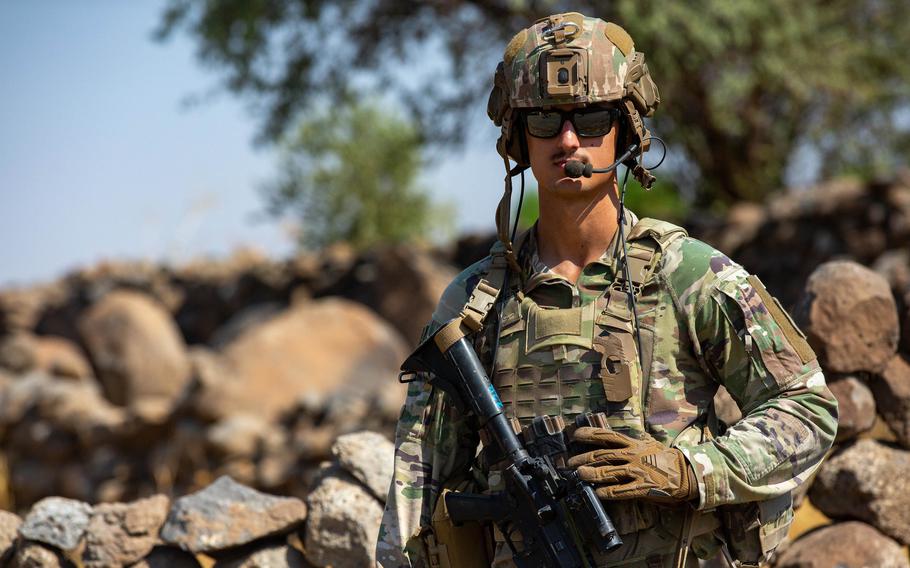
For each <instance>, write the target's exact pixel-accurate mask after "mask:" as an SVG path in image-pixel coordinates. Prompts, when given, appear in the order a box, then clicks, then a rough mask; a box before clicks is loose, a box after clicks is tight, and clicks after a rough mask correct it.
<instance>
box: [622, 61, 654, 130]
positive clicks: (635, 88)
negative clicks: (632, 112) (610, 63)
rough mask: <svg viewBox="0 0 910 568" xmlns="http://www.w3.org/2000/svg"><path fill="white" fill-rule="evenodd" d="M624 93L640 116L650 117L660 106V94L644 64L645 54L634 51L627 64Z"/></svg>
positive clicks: (646, 65)
mask: <svg viewBox="0 0 910 568" xmlns="http://www.w3.org/2000/svg"><path fill="white" fill-rule="evenodd" d="M625 91H626V97H627V98H628V99H630V100H631V101H632V102H633V103H635V108H637V109H638V112H639V113H641V115H642V116H648V117H650V116H652V115H653V114H654V110H655V109H657V107H658V105H660V92H659V91H658V90H657V85H656V84H655V83H654V79H652V78H651V72H650V71H649V70H648V64H647V63H645V54H644V53H642V52H640V51H636V52H635V54H634V55H633V56H632V60H631V61H630V62H629V70H628V71H627V73H626V85H625Z"/></svg>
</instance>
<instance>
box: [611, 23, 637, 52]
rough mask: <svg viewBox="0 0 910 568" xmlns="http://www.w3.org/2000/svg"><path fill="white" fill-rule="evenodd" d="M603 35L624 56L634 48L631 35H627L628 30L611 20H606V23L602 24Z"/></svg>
mask: <svg viewBox="0 0 910 568" xmlns="http://www.w3.org/2000/svg"><path fill="white" fill-rule="evenodd" d="M604 35H605V36H607V39H608V40H610V41H611V42H613V45H615V46H616V47H617V48H618V49H619V51H621V52H622V54H623V55H625V56H626V57H628V56H629V54H630V53H632V51H633V50H634V49H635V44H634V43H633V42H632V36H630V35H629V32H627V31H626V30H624V29H622V27H620V26H618V25H616V24H614V23H613V22H607V25H606V26H604Z"/></svg>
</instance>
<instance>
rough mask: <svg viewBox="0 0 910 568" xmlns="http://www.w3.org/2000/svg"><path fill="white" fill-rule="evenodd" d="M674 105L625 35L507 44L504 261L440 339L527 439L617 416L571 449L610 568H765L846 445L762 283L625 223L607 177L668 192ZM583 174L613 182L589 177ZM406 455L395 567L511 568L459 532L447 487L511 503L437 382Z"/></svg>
mask: <svg viewBox="0 0 910 568" xmlns="http://www.w3.org/2000/svg"><path fill="white" fill-rule="evenodd" d="M658 103H659V95H658V92H657V88H656V86H655V85H654V82H653V81H652V79H651V76H650V73H649V71H648V68H647V66H646V65H645V63H644V55H643V54H642V53H641V52H640V51H637V50H636V49H635V46H634V44H633V41H632V38H631V37H630V36H629V35H628V34H627V33H626V32H625V31H624V30H623V29H622V28H621V27H619V26H617V25H616V24H613V23H608V22H604V21H603V20H600V19H597V18H591V17H586V16H583V15H582V14H578V13H574V12H573V13H567V14H558V15H554V16H550V17H548V18H543V19H541V20H539V21H538V22H536V23H535V24H534V25H532V26H531V27H529V28H527V29H525V30H522V31H521V32H519V33H518V34H517V35H516V36H515V37H514V38H513V39H512V41H511V42H509V44H508V46H507V47H506V50H505V54H504V57H503V61H502V63H500V65H499V67H498V68H497V72H496V74H495V79H494V87H493V90H492V93H491V94H490V100H489V105H488V114H489V115H490V117H491V119H492V120H493V121H494V122H495V123H496V124H497V125H498V126H501V127H502V134H501V137H500V139H499V141H498V143H497V149H498V151H499V153H500V154H501V155H502V157H503V159H504V161H505V166H506V170H507V175H506V192H505V195H504V197H503V201H502V202H501V203H500V207H499V210H498V212H497V226H498V229H499V237H500V242H499V243H498V244H497V246H495V247H494V249H493V250H492V251H491V254H490V256H488V257H487V258H485V259H483V260H481V261H480V262H478V263H476V264H474V265H473V266H471V267H469V268H468V269H466V270H465V271H464V272H462V273H461V274H460V275H459V276H458V277H457V278H456V279H455V280H454V281H453V282H452V283H451V285H450V286H449V287H448V288H447V290H446V291H445V293H444V294H443V297H442V299H441V300H440V302H439V305H438V307H437V309H436V311H435V313H434V315H433V319H432V321H431V322H430V324H429V325H428V327H427V330H426V332H425V337H426V336H428V335H429V334H431V333H433V332H434V331H435V330H437V329H439V327H440V326H442V325H443V324H445V323H447V322H449V321H450V320H452V319H453V318H460V319H461V321H462V326H463V329H467V330H470V331H472V332H474V333H473V340H474V343H475V346H476V348H477V349H478V353H479V354H480V355H481V359H482V360H483V359H486V360H485V364H487V365H488V368H489V369H490V376H491V378H492V380H493V384H494V385H495V386H496V388H497V390H498V392H499V395H500V397H501V398H502V400H503V403H504V405H505V410H506V412H507V413H508V415H509V416H510V417H512V418H513V419H514V422H516V423H517V425H526V424H527V423H528V422H529V421H530V420H532V419H533V418H534V417H535V416H542V415H547V416H551V417H562V418H563V419H564V421H565V422H566V423H567V424H572V423H573V422H574V420H575V418H576V417H577V416H578V415H579V414H582V413H586V412H601V413H603V414H604V415H605V417H606V422H607V424H604V425H603V426H606V427H603V428H599V427H579V428H577V429H575V430H574V433H573V434H572V436H573V439H574V441H575V442H577V443H579V444H583V446H582V447H585V448H587V450H588V451H582V452H581V453H579V454H578V455H575V456H573V457H571V459H569V461H568V466H569V467H572V468H577V470H578V472H579V474H580V476H581V478H582V479H584V480H586V481H588V482H590V483H592V484H593V485H594V487H595V490H596V493H597V495H598V497H600V498H601V500H602V501H603V503H604V506H605V508H606V510H607V512H608V513H609V514H610V516H611V517H612V518H613V521H614V523H615V525H616V527H617V529H618V531H619V533H620V534H621V536H622V538H623V541H624V545H623V546H622V547H620V548H619V549H618V550H616V551H614V552H611V553H609V554H606V555H597V557H596V560H597V565H598V566H643V567H648V568H655V567H661V566H691V565H696V564H695V558H694V556H696V555H697V556H698V557H701V558H708V557H711V556H713V555H714V554H715V553H717V551H718V550H719V549H723V550H724V551H725V554H726V555H727V556H728V558H729V559H730V560H735V561H737V562H739V563H741V564H743V565H750V564H751V565H757V564H758V563H759V562H762V561H765V560H766V559H767V558H768V556H769V554H771V553H772V552H773V550H774V548H775V546H776V545H777V544H778V543H779V542H780V541H781V539H782V538H783V537H784V536H786V532H787V528H788V527H789V524H790V521H791V519H792V514H793V512H792V505H791V498H790V494H791V491H793V490H794V489H796V488H797V487H799V485H800V484H802V483H803V482H804V481H805V480H807V479H808V478H809V477H810V476H811V475H812V473H813V472H814V471H815V469H816V468H817V467H818V465H819V463H820V461H821V459H822V457H823V456H824V454H825V452H826V451H827V450H828V448H829V447H830V446H831V443H832V441H833V440H834V435H835V431H836V427H837V404H836V401H835V399H834V397H833V396H832V395H831V393H830V392H829V390H828V389H827V387H826V385H825V379H824V377H823V375H822V373H821V370H820V369H819V366H818V363H817V361H816V358H815V354H814V353H813V352H812V350H811V348H810V347H809V345H808V344H807V342H806V340H805V336H804V335H803V334H802V333H801V332H800V331H799V330H798V329H797V328H796V326H795V325H794V324H793V323H792V321H791V320H790V318H789V316H788V315H787V314H786V312H784V310H783V309H782V308H781V307H780V305H779V304H778V302H777V301H776V300H775V299H774V298H773V297H771V296H770V295H769V294H768V292H767V291H766V290H765V288H764V286H763V285H762V283H761V282H760V281H759V280H758V278H756V277H755V276H752V275H750V274H749V273H748V272H746V270H744V269H743V268H742V267H741V266H739V265H737V264H736V263H734V262H733V261H731V260H730V259H729V258H727V257H726V256H724V255H723V254H722V253H720V252H718V251H717V250H715V249H713V248H712V247H710V246H708V245H707V244H705V243H703V242H700V241H698V240H696V239H693V238H690V237H688V235H687V234H686V232H685V231H684V230H683V229H682V228H680V227H676V226H674V225H671V224H669V223H666V222H663V221H657V220H654V219H638V218H637V217H636V216H635V215H634V214H632V213H631V212H629V211H626V210H624V209H623V207H622V201H621V199H620V195H621V194H622V192H621V191H620V184H619V182H618V179H617V176H616V173H615V171H613V169H612V168H615V166H616V164H615V163H614V162H617V161H622V162H623V163H625V164H626V165H627V167H628V169H629V171H630V172H632V174H633V175H634V176H635V177H636V178H637V179H639V181H640V182H641V183H642V184H643V185H645V186H649V185H650V183H651V181H653V177H651V175H650V172H648V170H647V169H645V168H644V167H643V165H642V161H641V154H643V153H644V150H646V149H647V148H648V145H649V141H650V139H649V137H650V134H649V133H648V131H647V129H646V128H645V126H644V124H643V122H642V116H650V115H651V113H652V112H653V111H654V109H655V108H656V107H657V105H658ZM510 158H511V159H512V160H514V162H515V163H516V166H515V168H510V162H509V159H510ZM576 162H581V163H580V164H578V163H576ZM583 166H588V167H594V168H605V167H606V166H609V167H606V168H605V169H607V170H609V171H605V172H603V173H593V175H591V176H590V177H578V176H579V174H580V173H582V171H583V169H584V167H583ZM527 167H530V168H531V170H532V172H533V175H534V177H535V178H536V179H537V182H538V191H539V202H540V219H539V221H538V222H537V224H536V225H535V226H534V227H533V228H532V229H531V230H529V231H527V232H526V233H525V234H524V235H522V236H521V237H519V238H518V239H517V240H515V243H514V244H513V242H512V240H513V238H514V230H513V231H511V234H510V230H509V229H510V221H509V206H510V205H509V204H510V200H511V178H512V176H513V175H514V174H516V173H517V172H520V171H522V170H523V169H525V168H527ZM567 172H568V173H572V174H573V175H574V176H576V177H570V176H569V175H567ZM622 187H623V189H624V183H623V184H622ZM488 316H489V317H488ZM720 385H723V386H724V387H725V388H726V389H727V391H729V393H730V394H731V395H732V397H733V398H734V399H735V401H736V402H737V404H738V405H739V406H740V408H741V409H742V411H743V418H742V420H741V421H739V422H737V423H736V424H735V425H732V426H730V427H729V428H725V427H724V425H723V424H721V423H719V421H718V420H717V419H716V415H715V413H714V408H713V397H714V395H715V393H716V391H717V389H718V387H719V386H720ZM395 445H396V453H395V474H394V479H393V482H392V486H391V488H390V491H389V496H388V500H387V503H386V508H385V512H384V515H383V521H382V527H381V529H380V535H379V543H378V546H377V560H378V562H379V563H380V565H382V566H387V567H391V566H395V567H398V566H453V567H454V566H465V565H470V566H478V565H487V564H489V563H492V565H494V566H509V565H512V564H511V553H510V551H509V549H508V547H506V546H504V544H503V541H504V538H503V536H502V535H501V534H499V533H498V532H497V531H492V532H495V534H493V535H492V540H493V542H492V544H490V546H489V548H490V549H491V550H490V552H489V554H486V553H484V548H485V546H484V544H483V543H482V542H478V541H477V536H476V533H475V535H474V536H468V537H467V538H465V536H464V531H461V534H462V536H461V537H459V536H458V535H459V530H458V529H453V528H452V527H451V526H445V525H444V524H443V521H444V520H445V519H444V515H440V514H439V513H440V510H441V509H440V507H437V499H438V497H439V496H440V494H441V492H442V490H443V489H452V488H457V489H464V488H466V487H470V488H471V489H472V490H473V491H495V490H497V489H498V488H499V486H500V485H501V476H500V475H499V472H498V471H497V457H496V456H494V455H490V452H489V451H488V450H487V449H486V448H484V449H483V450H481V451H480V452H478V445H479V440H478V436H477V434H476V433H475V432H474V431H473V430H472V429H471V428H470V424H469V422H468V420H467V419H466V417H465V416H464V415H462V414H460V413H459V412H457V410H456V409H455V408H454V407H453V405H452V401H451V400H449V398H448V396H447V395H446V394H445V393H443V392H441V391H439V390H437V389H434V388H433V387H432V386H431V385H430V384H429V383H428V382H427V381H426V380H424V378H422V377H419V378H418V380H416V381H414V382H412V383H411V384H410V386H409V390H408V396H407V400H406V402H405V404H404V407H403V409H402V413H401V418H400V420H399V423H398V429H397V433H396V440H395ZM488 536H489V535H488ZM459 538H460V540H459ZM690 551H691V552H693V553H694V554H690Z"/></svg>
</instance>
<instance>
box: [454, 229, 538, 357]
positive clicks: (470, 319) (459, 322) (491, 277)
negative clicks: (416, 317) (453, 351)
mask: <svg viewBox="0 0 910 568" xmlns="http://www.w3.org/2000/svg"><path fill="white" fill-rule="evenodd" d="M527 234H528V231H525V232H524V233H522V234H521V235H519V237H518V238H517V239H516V241H515V249H514V250H516V251H518V250H521V245H522V244H523V243H524V240H525V237H526V236H527ZM510 254H512V249H510V248H508V247H507V246H506V245H505V244H503V242H502V241H496V243H494V244H493V247H492V248H491V249H490V258H491V261H490V267H489V269H487V271H486V272H485V273H483V274H481V276H480V280H479V281H478V282H477V285H476V286H474V290H472V291H471V296H470V297H469V298H468V301H467V302H466V303H465V305H464V307H462V308H461V312H460V313H459V314H458V317H456V318H455V319H453V320H452V321H450V322H449V323H448V324H446V325H445V327H443V329H441V330H439V333H437V334H436V345H437V346H438V347H439V350H440V351H442V352H443V353H445V352H446V351H448V349H449V347H451V346H452V345H454V344H455V342H456V341H458V340H459V339H461V338H462V337H465V336H466V335H470V334H472V333H477V332H479V331H480V330H481V329H483V322H484V321H485V320H486V319H487V316H488V315H490V311H492V309H493V306H494V305H495V304H496V298H498V297H499V292H500V291H501V290H502V288H503V286H506V285H507V283H506V273H507V272H508V269H509V266H510V261H509V255H510Z"/></svg>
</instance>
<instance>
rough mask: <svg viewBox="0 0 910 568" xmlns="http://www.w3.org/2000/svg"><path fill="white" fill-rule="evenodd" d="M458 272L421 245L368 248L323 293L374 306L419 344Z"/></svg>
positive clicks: (414, 343) (411, 342)
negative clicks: (418, 246) (422, 332)
mask: <svg viewBox="0 0 910 568" xmlns="http://www.w3.org/2000/svg"><path fill="white" fill-rule="evenodd" d="M456 275H457V272H456V270H455V269H454V268H453V267H452V266H450V265H447V264H442V263H440V262H439V261H437V260H436V259H434V258H433V257H432V256H430V254H429V253H428V252H427V251H425V250H421V249H419V248H416V247H413V246H407V245H395V246H385V247H378V248H375V249H373V250H370V251H367V252H366V253H364V254H363V255H361V256H360V258H358V259H357V262H356V263H355V264H354V266H353V267H352V268H351V270H350V271H349V272H348V273H347V274H345V275H344V276H343V277H342V278H341V279H339V281H338V282H337V283H336V284H335V285H334V286H332V287H330V288H328V289H325V290H321V291H320V294H322V295H338V296H343V297H345V298H349V299H352V300H356V301H358V302H362V303H364V304H366V305H367V306H369V307H371V308H373V309H374V310H375V311H376V312H377V313H378V314H379V315H381V316H382V317H383V318H384V319H385V320H387V321H388V322H390V323H391V324H392V325H393V326H395V328H396V329H398V331H400V332H401V334H402V336H403V337H404V338H405V340H406V341H407V342H408V344H409V345H413V346H416V345H417V341H418V340H419V339H420V332H421V331H422V330H423V326H424V325H426V323H427V322H428V321H429V320H430V316H432V314H433V310H434V309H435V308H436V304H437V302H439V298H440V297H441V296H442V293H443V292H444V291H445V289H446V286H447V285H448V284H449V282H451V281H452V280H453V279H454V278H455V276H456Z"/></svg>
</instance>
